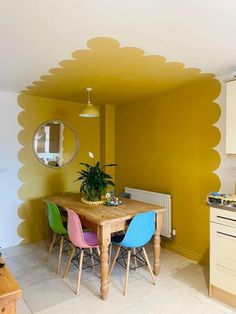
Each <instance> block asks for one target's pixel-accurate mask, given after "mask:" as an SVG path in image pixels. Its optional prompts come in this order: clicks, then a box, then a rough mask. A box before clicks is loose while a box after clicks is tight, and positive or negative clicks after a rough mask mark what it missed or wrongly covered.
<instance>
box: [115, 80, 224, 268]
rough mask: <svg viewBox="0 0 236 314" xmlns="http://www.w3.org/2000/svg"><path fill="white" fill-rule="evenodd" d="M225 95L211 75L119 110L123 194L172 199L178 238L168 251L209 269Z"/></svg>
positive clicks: (119, 182)
mask: <svg viewBox="0 0 236 314" xmlns="http://www.w3.org/2000/svg"><path fill="white" fill-rule="evenodd" d="M219 93H220V84H219V82H218V81H217V80H216V79H214V78H213V77H212V76H207V75H206V76H203V77H201V78H200V79H199V80H196V81H195V82H193V83H192V84H189V85H186V86H183V87H181V88H179V89H176V90H173V91H169V92H168V93H165V94H159V95H157V96H156V97H153V98H152V99H151V100H149V101H146V102H145V101H139V102H138V101H137V102H136V103H132V104H130V103H126V104H124V105H123V106H117V108H116V162H117V163H118V164H119V167H118V168H117V171H116V182H117V187H118V191H119V192H121V191H122V190H123V189H124V187H125V186H129V187H133V188H140V189H144V190H150V191H155V192H162V193H170V194H171V195H172V202H173V228H175V229H176V231H177V236H176V238H175V240H174V241H171V242H168V243H166V246H167V247H169V248H170V249H172V250H175V251H177V252H178V253H180V254H183V255H186V256H188V257H190V258H193V259H195V260H198V261H201V262H203V263H206V262H207V257H208V247H209V209H208V206H207V205H206V203H205V200H206V195H207V194H208V193H209V192H210V191H217V190H218V189H219V188H220V180H219V178H218V177H217V175H215V174H214V173H212V171H214V170H215V169H217V168H218V167H219V164H220V157H219V155H218V153H217V152H216V151H215V150H214V149H213V147H215V146H216V145H217V144H218V142H219V141H220V132H219V130H218V129H217V128H216V127H214V126H212V125H213V124H214V123H215V122H216V121H217V120H218V119H219V116H220V108H219V106H218V105H217V104H216V103H215V102H214V99H215V98H216V97H217V96H218V95H219Z"/></svg>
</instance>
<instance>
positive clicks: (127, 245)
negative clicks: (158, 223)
mask: <svg viewBox="0 0 236 314" xmlns="http://www.w3.org/2000/svg"><path fill="white" fill-rule="evenodd" d="M154 232H155V212H154V211H151V212H147V213H141V214H138V215H136V216H135V217H134V218H133V219H132V221H131V223H130V224H129V227H128V229H127V232H126V234H125V235H124V236H118V237H116V236H115V237H114V238H113V239H112V244H113V245H117V246H118V249H117V252H116V255H115V258H114V260H113V263H112V266H111V269H110V271H109V276H110V275H111V273H112V270H113V268H114V266H115V263H116V261H118V257H119V254H120V252H121V255H122V256H121V258H123V259H124V254H123V253H122V251H121V249H125V250H126V251H128V254H127V262H126V275H125V289H124V295H126V293H127V289H128V278H129V270H130V259H131V256H133V257H134V258H135V260H134V262H135V264H136V265H135V268H136V267H137V260H136V257H137V254H136V249H141V250H140V252H142V253H143V257H144V260H145V263H146V265H147V267H148V270H149V271H150V274H151V277H152V281H153V284H154V285H155V277H154V275H153V271H152V268H151V265H150V262H149V259H148V256H147V253H146V250H145V248H144V246H145V245H146V244H147V243H148V242H149V241H150V240H151V238H152V236H153V235H154Z"/></svg>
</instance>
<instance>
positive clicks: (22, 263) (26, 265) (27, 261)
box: [5, 252, 43, 276]
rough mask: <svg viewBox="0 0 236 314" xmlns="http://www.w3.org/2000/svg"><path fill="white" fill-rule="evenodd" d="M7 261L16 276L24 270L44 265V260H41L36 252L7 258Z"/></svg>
mask: <svg viewBox="0 0 236 314" xmlns="http://www.w3.org/2000/svg"><path fill="white" fill-rule="evenodd" d="M5 261H6V264H7V266H8V268H9V269H10V270H11V272H12V273H13V274H14V275H15V276H17V275H18V274H20V273H21V272H22V271H24V270H27V269H30V268H31V267H34V266H37V265H40V264H43V261H42V259H41V258H39V257H38V256H37V255H36V254H35V253H34V252H30V253H27V254H24V255H16V256H11V257H7V258H5Z"/></svg>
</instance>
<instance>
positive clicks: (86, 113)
mask: <svg viewBox="0 0 236 314" xmlns="http://www.w3.org/2000/svg"><path fill="white" fill-rule="evenodd" d="M86 91H87V92H88V103H87V104H86V105H85V106H84V108H83V109H82V110H81V111H80V113H79V116H80V117H86V118H96V117H99V111H98V110H97V109H96V108H95V107H94V105H93V104H91V102H90V93H91V91H92V88H91V87H87V88H86Z"/></svg>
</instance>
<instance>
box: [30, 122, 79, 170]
mask: <svg viewBox="0 0 236 314" xmlns="http://www.w3.org/2000/svg"><path fill="white" fill-rule="evenodd" d="M50 122H58V123H63V124H64V125H65V126H67V127H68V128H70V129H71V131H72V133H73V134H74V136H75V139H76V144H77V145H76V151H75V153H74V155H73V157H72V158H71V159H70V160H69V161H68V162H67V163H66V164H64V165H62V166H59V167H53V166H50V165H46V164H44V163H43V162H42V161H41V160H40V158H39V157H38V155H37V152H36V151H35V147H34V139H35V136H36V134H37V133H38V130H39V129H40V128H41V127H42V126H44V125H45V124H47V123H50ZM79 148H80V142H79V137H78V135H77V133H76V131H75V129H74V128H73V127H71V126H70V125H69V124H68V123H66V122H65V121H63V120H59V119H54V120H48V121H46V122H44V123H42V124H40V125H39V126H38V127H37V129H36V131H35V132H34V135H33V139H32V150H33V153H34V156H35V157H36V159H37V160H38V161H39V162H40V164H41V165H42V166H45V167H47V168H51V169H61V168H64V167H66V166H68V165H69V164H70V163H71V162H73V161H74V160H75V158H76V157H77V155H78V153H79Z"/></svg>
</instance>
